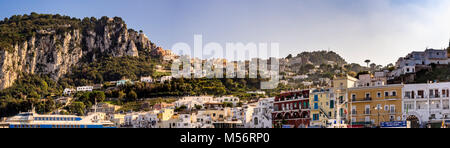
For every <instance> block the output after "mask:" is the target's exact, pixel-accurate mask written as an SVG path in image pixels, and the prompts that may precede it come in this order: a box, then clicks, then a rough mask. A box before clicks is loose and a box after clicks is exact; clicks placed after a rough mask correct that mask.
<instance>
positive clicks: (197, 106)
mask: <svg viewBox="0 0 450 148" xmlns="http://www.w3.org/2000/svg"><path fill="white" fill-rule="evenodd" d="M202 108H203V106H201V105H195V109H197V110H201V109H202Z"/></svg>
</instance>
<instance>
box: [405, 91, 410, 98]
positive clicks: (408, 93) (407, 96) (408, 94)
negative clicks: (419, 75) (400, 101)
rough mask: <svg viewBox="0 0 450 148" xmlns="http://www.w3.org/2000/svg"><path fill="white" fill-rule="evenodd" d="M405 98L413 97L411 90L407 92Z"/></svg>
mask: <svg viewBox="0 0 450 148" xmlns="http://www.w3.org/2000/svg"><path fill="white" fill-rule="evenodd" d="M405 98H406V99H411V92H410V91H407V92H405Z"/></svg>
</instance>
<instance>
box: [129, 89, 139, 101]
mask: <svg viewBox="0 0 450 148" xmlns="http://www.w3.org/2000/svg"><path fill="white" fill-rule="evenodd" d="M127 99H128V101H136V100H137V99H138V96H137V94H136V92H135V91H134V90H131V91H130V92H128V94H127Z"/></svg>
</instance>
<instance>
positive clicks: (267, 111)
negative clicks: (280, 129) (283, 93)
mask: <svg viewBox="0 0 450 148" xmlns="http://www.w3.org/2000/svg"><path fill="white" fill-rule="evenodd" d="M274 100H275V98H262V99H260V100H259V101H258V102H257V104H256V107H255V108H253V115H252V120H251V121H250V123H249V126H248V127H250V128H272V127H273V126H272V112H273V103H274Z"/></svg>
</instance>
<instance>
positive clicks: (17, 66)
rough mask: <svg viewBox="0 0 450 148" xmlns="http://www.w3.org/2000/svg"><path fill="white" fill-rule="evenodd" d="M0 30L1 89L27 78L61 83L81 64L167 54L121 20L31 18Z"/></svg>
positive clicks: (5, 22) (18, 18)
mask: <svg viewBox="0 0 450 148" xmlns="http://www.w3.org/2000/svg"><path fill="white" fill-rule="evenodd" d="M0 30H1V31H0V89H4V88H8V87H9V86H12V85H13V83H14V82H15V80H17V79H18V78H19V76H20V74H21V73H28V74H48V75H50V77H51V78H52V79H54V80H58V79H60V78H61V77H63V76H64V75H65V74H67V73H69V72H70V70H71V67H73V66H75V65H77V64H79V63H80V62H94V61H96V60H97V59H100V58H101V57H124V56H131V57H139V55H140V54H145V55H151V56H153V57H161V55H163V54H165V53H166V52H165V50H163V49H162V48H161V47H157V46H156V45H155V44H154V43H152V42H151V41H150V40H149V39H148V37H147V36H146V35H145V34H143V33H142V32H137V31H134V30H133V29H128V28H127V25H126V24H125V22H124V21H123V20H122V18H120V17H114V18H109V17H102V18H100V19H97V18H95V17H91V18H87V17H86V18H84V19H83V20H80V19H77V18H71V17H68V16H61V15H58V14H56V15H52V14H37V13H31V14H30V15H27V14H25V15H14V16H12V17H10V18H5V19H4V20H3V21H0Z"/></svg>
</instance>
